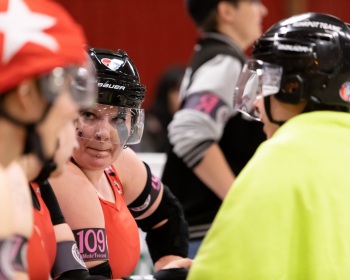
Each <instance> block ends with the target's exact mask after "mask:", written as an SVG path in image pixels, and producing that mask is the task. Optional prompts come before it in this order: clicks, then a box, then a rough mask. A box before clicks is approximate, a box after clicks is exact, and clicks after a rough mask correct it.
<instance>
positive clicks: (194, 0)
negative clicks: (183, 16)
mask: <svg viewBox="0 0 350 280" xmlns="http://www.w3.org/2000/svg"><path fill="white" fill-rule="evenodd" d="M220 1H222V0H185V4H186V8H187V11H188V13H189V15H190V16H191V18H192V19H193V21H194V22H195V23H196V24H197V25H198V26H201V25H202V23H203V22H204V21H205V20H206V18H207V17H208V16H209V14H210V13H211V12H212V11H213V10H216V7H217V5H218V4H219V2H220ZM227 2H236V1H233V0H231V1H227Z"/></svg>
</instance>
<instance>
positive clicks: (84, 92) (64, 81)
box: [39, 57, 97, 109]
mask: <svg viewBox="0 0 350 280" xmlns="http://www.w3.org/2000/svg"><path fill="white" fill-rule="evenodd" d="M39 84H40V86H41V89H42V92H43V94H44V95H45V98H46V100H47V101H48V102H49V103H52V102H54V101H55V99H56V98H57V97H58V95H59V94H60V93H61V92H62V91H68V92H69V93H70V94H71V97H72V99H73V101H74V102H75V103H76V104H77V106H78V107H79V108H81V109H84V108H88V107H91V106H93V105H94V104H95V102H96V99H97V82H96V71H95V67H94V65H93V63H92V61H91V59H90V58H89V57H87V59H86V61H85V62H84V63H83V64H82V65H69V66H66V67H56V68H54V69H53V70H52V71H51V72H50V73H47V74H46V75H43V76H41V77H40V79H39Z"/></svg>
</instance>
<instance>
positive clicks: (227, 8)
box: [217, 1, 236, 22]
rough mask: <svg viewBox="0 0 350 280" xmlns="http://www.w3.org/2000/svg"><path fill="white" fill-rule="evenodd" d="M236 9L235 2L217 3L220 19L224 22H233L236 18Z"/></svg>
mask: <svg viewBox="0 0 350 280" xmlns="http://www.w3.org/2000/svg"><path fill="white" fill-rule="evenodd" d="M235 9H236V7H235V6H234V4H232V3H229V2H226V1H220V2H219V3H218V5H217V13H218V19H221V20H222V21H223V22H231V21H232V20H233V19H234V12H235Z"/></svg>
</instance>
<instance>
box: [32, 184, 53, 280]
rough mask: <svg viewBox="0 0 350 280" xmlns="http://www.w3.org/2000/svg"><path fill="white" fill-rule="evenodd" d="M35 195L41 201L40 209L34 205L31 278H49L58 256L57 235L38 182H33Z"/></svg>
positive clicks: (39, 279)
mask: <svg viewBox="0 0 350 280" xmlns="http://www.w3.org/2000/svg"><path fill="white" fill-rule="evenodd" d="M31 187H32V189H33V190H34V192H32V194H33V195H35V196H36V198H37V200H38V201H39V205H40V210H38V209H36V208H34V207H33V211H34V230H33V233H32V236H31V237H30V239H29V241H28V253H27V257H28V273H29V279H38V280H41V279H44V280H47V279H49V275H50V272H51V268H52V266H53V264H54V261H55V257H56V237H55V232H54V229H53V225H52V222H51V217H50V212H49V210H48V209H47V207H46V205H45V203H44V201H43V199H42V198H41V195H40V189H39V186H38V185H37V184H31Z"/></svg>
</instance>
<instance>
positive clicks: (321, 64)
mask: <svg viewBox="0 0 350 280" xmlns="http://www.w3.org/2000/svg"><path fill="white" fill-rule="evenodd" d="M251 57H252V58H253V59H255V60H261V61H263V62H268V63H271V64H275V65H278V66H281V68H282V77H281V83H280V87H279V91H278V92H277V93H276V94H275V97H276V98H277V99H279V100H280V101H282V102H286V103H293V104H296V103H299V102H301V101H303V100H310V99H311V100H312V101H315V102H316V103H319V104H324V105H338V106H345V107H347V108H350V30H349V27H348V26H347V25H346V23H344V22H342V21H341V20H340V19H338V18H336V17H334V16H332V15H328V14H320V13H305V14H300V15H296V16H293V17H290V18H288V19H286V20H282V21H280V22H278V23H276V24H274V25H273V26H272V27H270V29H269V30H268V31H267V32H266V33H265V34H263V35H262V36H261V37H260V38H259V39H258V40H257V41H256V42H255V44H254V48H253V52H252V56H251Z"/></svg>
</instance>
